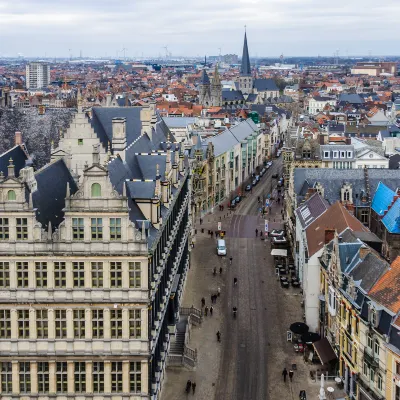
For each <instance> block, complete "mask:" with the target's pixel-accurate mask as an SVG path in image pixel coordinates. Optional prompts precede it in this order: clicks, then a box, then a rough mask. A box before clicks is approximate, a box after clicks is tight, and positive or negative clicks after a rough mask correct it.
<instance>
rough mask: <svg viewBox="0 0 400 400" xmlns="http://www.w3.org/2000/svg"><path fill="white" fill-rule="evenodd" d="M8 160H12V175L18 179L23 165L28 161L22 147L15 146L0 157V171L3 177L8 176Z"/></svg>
mask: <svg viewBox="0 0 400 400" xmlns="http://www.w3.org/2000/svg"><path fill="white" fill-rule="evenodd" d="M10 158H12V160H13V165H14V174H15V176H16V177H17V178H18V176H19V171H20V170H21V169H22V168H24V167H25V163H26V161H27V160H28V155H27V153H26V152H25V151H24V150H23V148H22V146H20V145H17V146H14V147H13V148H11V149H10V150H7V151H6V152H4V153H3V154H1V155H0V171H1V172H3V174H4V176H7V175H8V166H9V165H10Z"/></svg>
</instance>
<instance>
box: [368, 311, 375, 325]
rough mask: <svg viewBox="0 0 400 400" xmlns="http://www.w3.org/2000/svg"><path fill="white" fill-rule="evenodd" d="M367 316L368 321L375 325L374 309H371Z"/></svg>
mask: <svg viewBox="0 0 400 400" xmlns="http://www.w3.org/2000/svg"><path fill="white" fill-rule="evenodd" d="M369 318H370V319H369V322H371V324H372V325H373V326H376V311H375V310H374V309H372V310H371V313H370V316H369Z"/></svg>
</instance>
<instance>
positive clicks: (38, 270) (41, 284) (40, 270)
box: [35, 261, 47, 288]
mask: <svg viewBox="0 0 400 400" xmlns="http://www.w3.org/2000/svg"><path fill="white" fill-rule="evenodd" d="M35 274H36V287H37V288H46V287H47V262H42V261H40V262H35Z"/></svg>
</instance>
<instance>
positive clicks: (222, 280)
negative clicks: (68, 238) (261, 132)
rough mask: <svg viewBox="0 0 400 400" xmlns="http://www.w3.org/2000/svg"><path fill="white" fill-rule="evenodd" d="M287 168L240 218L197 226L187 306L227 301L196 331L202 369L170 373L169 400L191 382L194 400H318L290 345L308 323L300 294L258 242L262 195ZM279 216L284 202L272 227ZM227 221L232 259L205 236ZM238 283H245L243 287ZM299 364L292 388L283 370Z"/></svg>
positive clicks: (265, 188) (266, 182)
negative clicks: (293, 332) (302, 396)
mask: <svg viewBox="0 0 400 400" xmlns="http://www.w3.org/2000/svg"><path fill="white" fill-rule="evenodd" d="M280 170H281V162H280V160H279V161H278V162H275V163H274V165H273V166H272V168H270V169H269V170H268V172H267V174H266V176H264V177H263V178H262V181H261V183H260V184H259V185H258V186H257V187H256V188H255V189H254V190H253V193H252V194H249V195H248V196H247V198H246V199H244V200H243V201H242V202H241V203H240V206H239V207H238V209H237V210H235V212H234V213H232V214H229V213H228V212H227V211H225V212H223V213H221V212H217V213H215V214H213V215H211V216H207V217H206V218H205V221H204V222H203V225H202V227H204V228H205V233H201V232H200V226H197V229H198V234H197V237H196V245H195V248H194V250H193V254H192V255H193V258H192V267H191V270H190V272H189V276H188V281H187V286H186V290H185V294H184V300H183V306H185V307H190V306H191V305H194V306H195V307H197V308H200V307H201V298H202V297H205V299H206V304H207V305H208V306H210V303H211V301H210V295H211V294H212V293H216V291H217V288H218V287H220V288H221V297H220V298H219V299H218V300H217V304H216V305H214V313H213V316H212V317H210V316H208V317H205V318H204V322H203V323H202V326H200V327H197V328H194V329H193V331H192V337H191V342H190V346H191V347H196V348H197V349H198V352H199V353H198V354H199V360H198V366H197V368H196V370H195V371H188V370H187V369H184V368H174V369H171V368H169V369H168V370H167V379H166V381H165V382H164V389H163V393H162V399H163V400H180V399H187V398H188V395H186V393H185V392H184V388H185V384H186V381H187V380H188V379H191V380H192V381H195V382H196V384H197V387H196V394H195V395H194V396H193V395H192V394H190V397H193V398H198V399H205V400H212V399H218V400H222V399H226V400H264V399H268V400H275V399H276V400H281V399H298V395H299V391H300V390H302V389H304V390H306V391H307V396H308V398H316V396H317V394H318V384H315V383H311V381H310V380H309V378H308V375H309V372H308V371H309V370H308V367H307V366H306V365H305V364H304V361H303V360H302V356H301V355H297V354H296V353H295V352H294V350H293V345H292V344H291V343H290V342H287V341H286V331H287V330H288V327H289V325H290V324H291V323H292V322H295V321H302V314H303V310H302V308H301V306H300V303H301V295H300V291H299V289H293V288H290V289H282V288H281V287H280V285H279V282H278V281H277V277H276V275H275V268H274V266H273V260H272V257H271V256H270V252H271V247H270V242H269V240H267V241H264V240H261V239H260V238H259V237H257V238H256V237H255V229H256V228H258V230H259V231H263V229H264V219H263V218H262V217H261V216H260V215H259V211H258V208H259V205H258V203H257V197H258V196H261V195H262V194H266V193H268V192H269V191H270V190H271V175H272V174H274V173H276V172H279V171H280ZM281 204H282V202H281ZM280 210H281V207H280V206H278V205H277V204H273V205H272V208H271V214H270V215H269V216H268V220H269V221H270V225H271V224H272V227H271V226H270V229H272V228H273V223H274V220H275V223H278V222H280V221H281V213H280ZM227 214H229V216H228V217H226V215H227ZM223 215H225V218H224V217H223ZM220 216H221V221H222V229H226V230H227V237H226V242H227V247H228V255H227V257H218V256H217V255H216V250H215V238H210V236H209V235H207V233H206V232H207V230H208V229H213V230H216V225H217V221H218V220H219V217H220ZM230 256H232V257H233V263H232V266H229V257H230ZM220 266H222V271H223V272H222V274H221V275H219V268H220ZM214 267H217V270H218V274H217V276H213V273H212V271H213V268H214ZM234 277H237V279H238V285H237V286H236V287H235V286H234V285H233V278H234ZM234 306H236V307H237V308H238V315H237V318H236V319H234V318H233V317H232V307H234ZM218 330H219V331H220V332H221V334H222V342H221V343H218V342H217V338H216V332H217V331H218ZM292 364H296V366H297V369H296V371H295V374H294V379H293V382H286V383H284V382H283V379H282V375H281V373H282V369H283V368H284V367H287V368H288V369H289V368H290V367H291V365H292Z"/></svg>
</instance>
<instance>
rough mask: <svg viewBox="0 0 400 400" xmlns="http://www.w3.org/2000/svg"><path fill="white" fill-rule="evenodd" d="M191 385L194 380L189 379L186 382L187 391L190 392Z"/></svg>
mask: <svg viewBox="0 0 400 400" xmlns="http://www.w3.org/2000/svg"><path fill="white" fill-rule="evenodd" d="M191 387H192V381H191V380H190V379H189V380H188V381H187V382H186V393H190V389H191Z"/></svg>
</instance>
